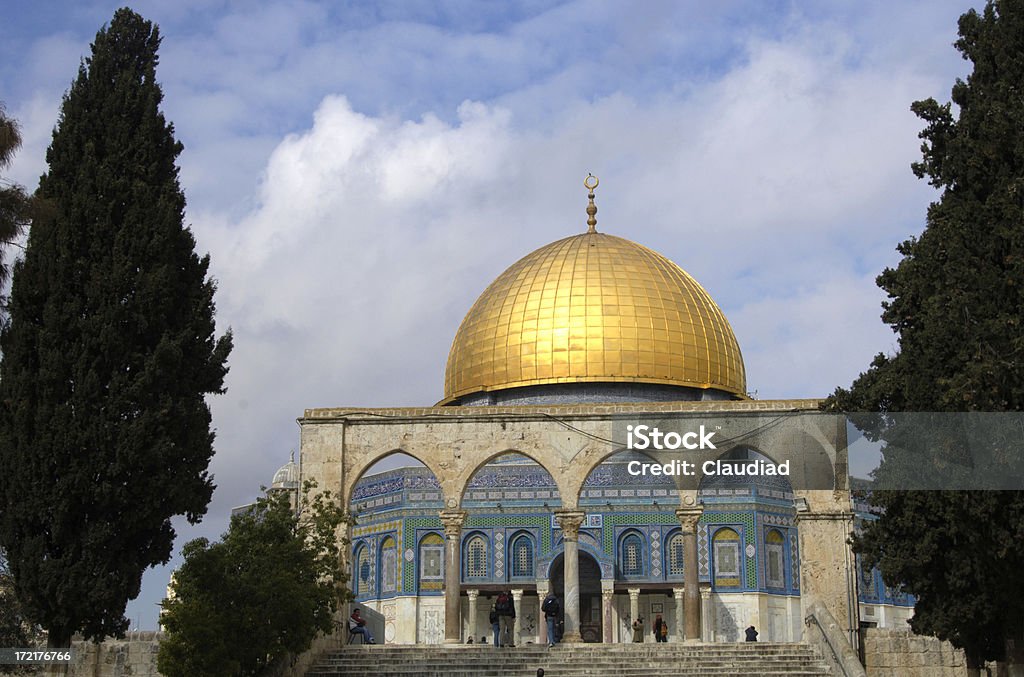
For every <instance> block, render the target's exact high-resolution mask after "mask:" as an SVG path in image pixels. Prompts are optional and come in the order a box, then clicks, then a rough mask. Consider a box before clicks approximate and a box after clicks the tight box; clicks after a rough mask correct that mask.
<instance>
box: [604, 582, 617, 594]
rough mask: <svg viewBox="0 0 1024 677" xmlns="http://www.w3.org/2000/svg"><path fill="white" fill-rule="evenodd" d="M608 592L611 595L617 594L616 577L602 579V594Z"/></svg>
mask: <svg viewBox="0 0 1024 677" xmlns="http://www.w3.org/2000/svg"><path fill="white" fill-rule="evenodd" d="M604 593H608V594H609V595H614V594H615V579H614V578H602V579H601V594H602V595H603V594H604Z"/></svg>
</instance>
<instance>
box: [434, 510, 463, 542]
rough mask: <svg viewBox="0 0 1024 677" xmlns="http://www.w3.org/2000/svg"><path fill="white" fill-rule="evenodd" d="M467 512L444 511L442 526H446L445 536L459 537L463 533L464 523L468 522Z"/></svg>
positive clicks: (441, 515)
mask: <svg viewBox="0 0 1024 677" xmlns="http://www.w3.org/2000/svg"><path fill="white" fill-rule="evenodd" d="M466 514H467V513H466V511H465V510H442V511H441V512H440V517H441V524H443V525H444V535H445V536H458V535H459V534H460V533H462V523H463V522H465V521H466Z"/></svg>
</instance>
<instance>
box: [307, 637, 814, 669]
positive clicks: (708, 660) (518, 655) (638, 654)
mask: <svg viewBox="0 0 1024 677" xmlns="http://www.w3.org/2000/svg"><path fill="white" fill-rule="evenodd" d="M538 667H543V668H544V670H545V674H546V677H604V676H605V675H608V676H611V675H615V677H712V676H714V677H724V676H726V675H728V676H730V677H736V676H738V675H764V676H765V677H776V676H778V677H783V676H785V675H788V676H790V677H821V676H822V675H828V674H829V669H828V667H827V666H826V664H825V663H824V661H823V660H822V659H821V657H820V656H819V655H818V654H817V653H816V652H815V650H814V649H813V648H812V647H810V646H808V645H806V644H782V643H771V644H769V643H756V644H755V643H752V642H751V643H745V642H741V643H736V644H700V645H691V644H655V643H652V644H566V645H557V646H555V647H553V648H550V649H549V648H548V647H545V646H538V645H535V644H527V645H524V646H521V647H514V648H495V647H493V646H487V645H477V646H474V645H429V646H427V645H386V646H381V645H366V646H360V645H350V646H347V647H345V648H344V649H340V650H336V651H332V652H329V653H328V654H325V656H324V657H323V659H322V660H321V661H320V662H319V663H317V664H316V665H315V666H314V667H313V668H312V669H311V670H310V671H308V672H307V673H306V674H307V676H308V677H337V676H338V675H367V676H368V677H369V676H370V675H373V676H374V677H410V676H412V675H416V676H417V677H534V676H535V675H536V671H537V668H538Z"/></svg>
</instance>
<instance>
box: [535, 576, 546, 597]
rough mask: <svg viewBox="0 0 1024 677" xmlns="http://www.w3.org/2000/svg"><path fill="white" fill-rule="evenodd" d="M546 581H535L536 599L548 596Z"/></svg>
mask: <svg viewBox="0 0 1024 677" xmlns="http://www.w3.org/2000/svg"><path fill="white" fill-rule="evenodd" d="M548 585H549V583H548V581H546V580H541V581H537V597H539V598H541V599H544V598H545V597H546V596H547V594H548Z"/></svg>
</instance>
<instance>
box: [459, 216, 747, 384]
mask: <svg viewBox="0 0 1024 677" xmlns="http://www.w3.org/2000/svg"><path fill="white" fill-rule="evenodd" d="M575 382H579V383H599V382H637V383H659V384H668V385H679V386H688V387H693V388H713V389H718V390H723V391H726V392H729V393H731V394H733V395H736V396H739V397H744V396H745V395H746V376H745V373H744V367H743V358H742V355H741V354H740V349H739V344H738V343H737V342H736V337H735V335H734V334H733V331H732V328H731V327H730V326H729V322H728V321H727V320H726V318H725V315H724V314H723V313H722V311H721V310H720V309H719V308H718V306H717V305H715V302H714V301H713V300H712V299H711V297H710V296H709V295H708V293H707V292H706V291H704V288H703V287H701V286H700V285H699V284H698V283H697V282H696V281H695V280H694V279H693V278H692V277H690V276H689V275H688V274H687V273H686V272H685V271H683V270H682V269H681V268H680V267H679V266H677V265H675V264H674V263H672V262H671V261H669V260H668V259H666V258H665V257H664V256H661V255H660V254H658V253H656V252H653V251H651V250H649V249H647V248H646V247H643V246H641V245H638V244H636V243H634V242H631V241H629V240H625V239H623V238H620V237H615V236H613V235H607V234H605V233H597V232H591V233H584V234H581V235H574V236H572V237H567V238H565V239H562V240H558V241H557V242H553V243H551V244H549V245H547V246H545V247H541V248H540V249H538V250H536V251H534V252H533V253H531V254H528V255H527V256H525V257H523V258H522V259H520V260H519V261H517V262H516V263H514V264H513V265H512V266H511V267H509V268H508V270H506V271H505V272H504V273H502V274H501V275H500V276H498V278H497V279H496V280H495V281H494V282H493V283H491V285H490V286H489V287H488V288H487V289H486V290H485V291H484V293H483V294H481V295H480V298H479V299H477V301H476V303H474V304H473V307H472V308H471V309H470V311H469V313H467V314H466V317H465V319H464V320H463V321H462V325H461V326H460V327H459V330H458V332H457V333H456V335H455V340H454V341H453V343H452V349H451V352H450V353H449V356H448V366H447V370H446V374H445V390H444V395H445V397H444V400H443V402H451V401H453V400H455V399H458V398H460V397H463V396H465V395H468V394H471V393H479V392H487V391H495V390H503V389H507V388H518V387H522V386H529V385H541V384H548V383H575Z"/></svg>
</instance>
